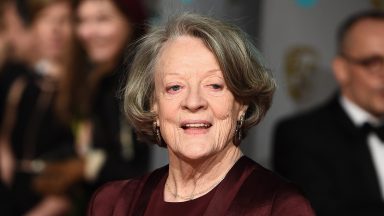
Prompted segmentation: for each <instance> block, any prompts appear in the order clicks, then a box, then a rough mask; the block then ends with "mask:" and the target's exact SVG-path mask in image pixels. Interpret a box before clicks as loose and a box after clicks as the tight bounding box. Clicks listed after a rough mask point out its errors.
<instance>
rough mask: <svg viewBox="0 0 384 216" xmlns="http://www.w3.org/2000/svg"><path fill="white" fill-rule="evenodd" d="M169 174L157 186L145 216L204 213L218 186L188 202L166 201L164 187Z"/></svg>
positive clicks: (189, 215) (184, 215)
mask: <svg viewBox="0 0 384 216" xmlns="http://www.w3.org/2000/svg"><path fill="white" fill-rule="evenodd" d="M166 180H167V176H164V178H163V179H162V180H161V182H160V183H159V184H158V186H157V187H156V189H155V191H154V193H153V194H152V196H151V199H150V201H149V203H148V207H147V209H146V212H145V216H156V215H159V216H163V215H183V216H195V215H203V214H204V212H205V210H206V209H207V207H208V204H209V202H210V200H211V199H212V196H213V195H214V192H215V191H216V187H215V188H214V189H213V190H211V191H210V192H209V193H207V194H206V195H204V196H202V197H199V198H197V199H194V200H190V201H186V202H165V201H164V198H163V197H164V187H165V181H166Z"/></svg>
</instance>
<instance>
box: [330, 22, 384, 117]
mask: <svg viewBox="0 0 384 216" xmlns="http://www.w3.org/2000/svg"><path fill="white" fill-rule="evenodd" d="M343 52H344V53H343V56H341V57H338V58H336V60H335V62H334V71H335V73H336V78H337V80H338V81H339V83H340V85H341V90H342V93H343V95H344V96H346V97H347V98H348V99H350V100H351V101H353V102H354V103H356V104H357V105H358V106H360V107H361V108H363V109H364V110H366V111H368V112H369V113H371V114H372V115H374V116H377V117H380V118H381V117H384V21H382V20H372V19H366V20H362V21H359V22H358V23H356V24H355V26H353V27H352V29H351V30H349V32H348V35H347V36H346V39H345V42H344V50H343Z"/></svg>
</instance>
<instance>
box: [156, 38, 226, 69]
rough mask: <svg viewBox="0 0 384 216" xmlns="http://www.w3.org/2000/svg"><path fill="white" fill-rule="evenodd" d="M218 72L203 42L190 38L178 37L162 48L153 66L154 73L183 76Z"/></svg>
mask: <svg viewBox="0 0 384 216" xmlns="http://www.w3.org/2000/svg"><path fill="white" fill-rule="evenodd" d="M213 70H216V71H219V70H220V66H219V63H218V61H217V58H216V56H215V55H214V54H213V53H212V52H211V50H210V49H208V47H207V46H206V45H205V44H204V42H203V41H202V40H201V39H199V38H196V37H192V36H178V37H176V38H173V39H171V40H169V41H167V42H166V43H165V44H164V46H163V47H162V49H161V51H160V53H159V55H158V59H157V63H156V66H155V71H156V73H160V74H163V75H166V74H175V73H176V74H185V73H190V72H208V71H213Z"/></svg>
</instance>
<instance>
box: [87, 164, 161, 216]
mask: <svg viewBox="0 0 384 216" xmlns="http://www.w3.org/2000/svg"><path fill="white" fill-rule="evenodd" d="M167 170H168V166H164V167H161V168H159V169H156V170H155V171H153V172H151V173H148V174H146V175H144V176H141V177H137V178H133V179H128V180H120V181H112V182H108V183H106V184H104V185H103V186H101V187H100V188H98V189H97V190H96V191H95V192H94V194H93V196H92V199H91V200H90V202H89V206H88V215H90V216H91V215H92V216H108V215H116V214H118V215H131V211H132V209H134V208H135V207H136V204H137V203H138V202H139V199H140V198H142V197H143V196H145V195H148V194H151V190H152V189H153V188H154V187H155V186H156V184H157V183H158V180H159V179H160V178H162V177H163V176H164V175H165V174H166V173H167ZM143 194H144V195H143Z"/></svg>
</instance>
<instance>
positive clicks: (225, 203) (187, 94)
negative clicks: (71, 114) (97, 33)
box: [89, 14, 314, 216]
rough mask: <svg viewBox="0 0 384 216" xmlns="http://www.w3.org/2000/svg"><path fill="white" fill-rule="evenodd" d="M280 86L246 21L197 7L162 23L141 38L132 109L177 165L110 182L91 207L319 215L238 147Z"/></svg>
mask: <svg viewBox="0 0 384 216" xmlns="http://www.w3.org/2000/svg"><path fill="white" fill-rule="evenodd" d="M274 89H275V83H274V81H273V80H272V79H271V77H270V76H269V74H268V73H267V71H266V69H265V68H264V67H263V66H262V65H261V64H260V62H259V60H258V53H257V51H256V49H255V47H254V46H253V45H252V44H251V43H250V42H249V41H248V40H247V39H246V37H245V36H244V35H243V33H242V32H241V31H240V30H239V29H238V28H236V27H234V26H231V25H228V24H226V23H223V22H220V21H217V20H214V19H211V18H207V17H203V16H200V15H193V14H184V15H181V16H178V17H176V18H174V19H172V20H171V21H170V22H168V24H167V25H165V26H163V27H160V28H155V29H154V30H153V31H152V32H150V33H149V34H148V35H147V36H146V37H144V38H143V39H142V40H141V41H140V43H139V45H138V51H137V53H136V56H135V58H134V61H133V65H132V68H131V71H130V79H129V81H128V83H127V85H126V91H125V111H126V113H127V116H128V118H129V119H130V121H131V122H132V123H133V125H134V127H135V128H136V130H137V132H138V133H139V135H140V136H141V137H142V138H147V139H149V140H152V141H156V142H157V143H158V144H159V145H160V146H163V147H166V148H167V149H168V154H169V165H168V166H165V167H163V168H160V169H158V170H155V171H154V172H152V173H151V174H149V175H146V176H144V177H141V178H136V179H131V180H127V181H118V182H112V183H109V184H106V185H105V186H103V187H102V188H100V189H99V190H98V191H97V192H96V193H95V195H94V197H93V199H92V200H91V203H90V208H89V215H103V216H105V215H135V216H136V215H314V213H313V211H312V209H311V207H310V204H309V203H308V201H307V200H306V199H305V198H304V197H303V196H302V195H301V194H300V193H299V192H298V191H297V189H296V188H295V187H293V186H292V185H291V184H289V183H286V182H284V181H283V180H281V179H279V178H278V177H276V176H275V175H274V174H273V173H271V172H270V171H268V170H266V169H264V168H263V167H261V166H260V165H258V164H257V163H255V162H253V161H252V160H251V159H249V158H247V157H246V156H244V155H243V153H242V152H241V150H240V148H239V144H240V142H241V140H242V139H243V137H244V135H245V132H246V131H247V130H248V129H249V128H250V127H252V126H253V125H256V124H257V123H258V122H259V121H260V119H261V118H262V116H264V114H265V112H266V111H267V109H268V108H269V106H270V103H271V99H272V95H273V92H274Z"/></svg>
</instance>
